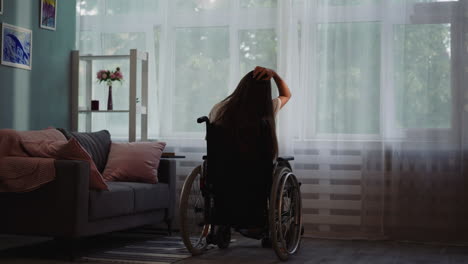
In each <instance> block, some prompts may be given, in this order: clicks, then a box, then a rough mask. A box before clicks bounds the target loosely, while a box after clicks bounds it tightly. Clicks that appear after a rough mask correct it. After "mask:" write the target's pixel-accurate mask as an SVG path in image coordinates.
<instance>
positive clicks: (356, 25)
mask: <svg viewBox="0 0 468 264" xmlns="http://www.w3.org/2000/svg"><path fill="white" fill-rule="evenodd" d="M286 2H288V1H285V2H282V1H278V0H216V1H213V0H175V1H171V0H138V1H121V0H118V1H117V0H81V1H79V7H80V10H79V14H80V15H81V16H82V18H83V19H82V21H79V23H78V26H79V30H80V37H79V45H80V50H81V52H82V53H86V54H90V53H91V54H124V53H127V52H128V50H129V49H131V48H138V49H142V50H146V51H148V52H150V54H151V58H152V59H151V60H150V70H151V71H152V72H153V73H154V74H151V76H152V79H151V80H150V90H151V91H150V109H149V111H150V122H149V123H150V126H149V130H150V136H151V137H157V138H161V137H169V138H170V137H174V138H203V131H204V129H203V127H202V126H199V125H197V124H196V123H195V119H196V118H197V117H199V116H202V115H207V114H208V112H209V110H210V109H211V107H212V106H213V105H214V104H215V103H216V102H218V101H220V100H221V99H223V98H224V97H226V96H227V95H228V94H229V93H230V92H232V91H233V89H235V87H236V85H237V83H238V81H239V79H240V78H241V77H242V75H244V74H245V73H247V72H248V71H249V70H252V69H253V68H254V67H255V66H257V65H262V66H266V67H270V68H273V69H277V70H278V69H279V70H281V68H283V69H284V63H285V61H287V60H288V59H289V58H288V57H289V56H292V54H294V53H295V52H297V53H298V54H299V55H298V58H297V60H296V61H294V62H293V64H295V65H294V67H295V68H294V69H291V68H289V69H288V70H289V73H291V72H298V74H297V75H294V76H296V77H295V78H297V79H298V80H294V82H292V80H288V81H291V82H292V83H294V86H295V87H291V88H292V90H293V94H294V100H295V101H293V102H294V103H295V104H301V106H300V107H296V106H291V107H293V108H294V111H295V112H294V115H295V116H294V118H295V120H294V122H296V123H300V125H298V126H296V127H297V130H298V131H296V132H295V137H296V138H297V139H300V140H309V139H312V140H315V139H323V138H330V137H337V136H338V137H340V138H344V139H348V138H351V139H356V138H362V139H379V138H384V137H392V138H408V137H409V135H411V131H415V130H418V131H421V130H423V131H437V133H446V132H450V131H452V130H454V129H455V128H456V127H455V126H456V125H457V117H456V114H455V113H456V109H457V108H459V107H460V106H457V105H456V100H455V98H456V93H457V89H459V87H456V85H457V83H460V82H457V78H459V77H460V76H462V75H463V69H461V68H459V67H454V66H455V65H456V59H457V58H456V56H452V54H456V53H457V52H460V47H459V46H457V45H456V43H457V40H456V39H455V36H460V35H461V33H460V32H459V31H460V26H459V25H457V23H458V22H457V21H458V20H457V17H456V15H455V14H456V10H457V6H456V5H457V3H458V1H450V0H293V1H292V3H293V5H291V8H292V10H290V11H288V9H287V8H288V6H287V3H286ZM288 3H289V2H288ZM278 8H282V10H279V9H278ZM285 10H286V11H287V12H286V11H285ZM280 11H281V12H280ZM279 19H283V20H281V21H279ZM291 21H293V22H292V23H290V22H291ZM288 23H290V24H288ZM286 24H288V25H289V26H291V25H292V28H289V29H290V30H291V31H288V30H284V29H285V28H284V27H283V26H284V25H286ZM291 32H294V33H291ZM279 34H283V35H279ZM294 34H296V36H294V37H295V38H296V40H295V41H296V42H292V41H291V39H290V38H291V37H292V36H293V35H294ZM291 43H294V45H293V46H288V45H291ZM283 44H284V45H283ZM294 47H297V49H295V48H294ZM457 49H458V50H457ZM279 63H283V65H279ZM279 66H280V67H279ZM123 67H126V66H123ZM283 73H284V72H283ZM123 86H125V85H123ZM123 89H125V88H122V92H121V93H115V94H114V96H115V97H116V98H115V101H116V102H117V104H119V102H120V101H121V102H122V104H124V101H125V98H124V96H125V94H126V93H125V92H124V91H123ZM301 91H304V92H301ZM103 94H104V92H103ZM119 95H121V96H122V98H121V99H119ZM298 95H299V98H298V97H297V96H298ZM152 113H154V114H152Z"/></svg>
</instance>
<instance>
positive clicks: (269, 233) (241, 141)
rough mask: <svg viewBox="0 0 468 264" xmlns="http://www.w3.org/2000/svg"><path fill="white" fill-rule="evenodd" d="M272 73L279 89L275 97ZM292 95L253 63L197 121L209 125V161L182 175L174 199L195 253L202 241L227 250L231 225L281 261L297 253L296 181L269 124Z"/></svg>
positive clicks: (187, 242) (186, 240)
mask: <svg viewBox="0 0 468 264" xmlns="http://www.w3.org/2000/svg"><path fill="white" fill-rule="evenodd" d="M272 78H273V80H274V81H275V83H276V85H277V87H278V92H279V96H278V97H277V98H274V99H272V92H271V79H272ZM290 98H291V92H290V91H289V88H288V86H287V84H286V83H285V82H284V81H283V80H282V79H281V77H280V76H279V75H278V74H277V73H276V72H274V71H273V70H271V69H267V68H263V67H256V68H255V69H254V70H253V71H251V72H249V73H247V74H246V75H245V76H244V77H243V78H242V80H241V81H240V82H239V84H238V86H237V88H236V90H235V91H234V92H233V93H232V94H231V95H229V96H228V97H227V98H226V99H224V100H223V101H221V102H220V103H218V104H216V105H215V106H214V107H213V109H212V110H211V112H210V114H209V117H208V118H207V117H202V118H199V119H198V123H202V122H206V126H207V132H206V140H207V158H206V160H205V162H204V163H203V165H202V166H197V167H196V168H195V169H194V170H193V171H192V173H191V174H190V175H189V176H188V177H187V178H186V180H185V183H184V186H183V188H182V194H181V198H180V218H181V234H182V238H183V240H184V244H185V245H186V247H187V248H188V249H189V251H190V252H191V253H192V254H193V255H198V254H201V253H202V252H203V250H204V249H205V248H206V246H207V245H208V244H216V245H218V247H219V248H226V247H228V246H229V242H230V237H231V228H234V229H235V230H237V231H239V232H240V233H241V234H243V235H245V236H247V237H251V238H256V239H262V245H263V246H269V245H270V244H271V246H272V247H273V249H274V250H275V252H276V254H277V255H278V257H279V258H280V259H282V260H286V259H287V258H288V256H289V255H292V254H294V253H295V252H296V251H297V249H298V247H299V243H300V236H301V227H302V220H301V207H302V206H301V195H300V190H299V186H300V184H299V183H298V182H297V179H296V177H295V176H294V174H293V173H292V171H291V167H290V166H289V163H288V161H287V160H285V159H281V158H278V142H277V137H276V124H275V117H276V115H277V113H278V111H279V110H280V109H281V108H282V107H283V106H284V105H285V104H286V103H287V102H288V101H289V99H290Z"/></svg>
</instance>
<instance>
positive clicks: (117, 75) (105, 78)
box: [97, 67, 123, 110]
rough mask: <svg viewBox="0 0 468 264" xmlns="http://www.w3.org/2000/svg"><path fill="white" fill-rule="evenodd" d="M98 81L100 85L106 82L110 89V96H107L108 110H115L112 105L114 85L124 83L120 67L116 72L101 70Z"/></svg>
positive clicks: (98, 73)
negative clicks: (116, 82) (114, 83)
mask: <svg viewBox="0 0 468 264" xmlns="http://www.w3.org/2000/svg"><path fill="white" fill-rule="evenodd" d="M97 79H98V81H99V83H102V82H106V84H107V86H108V87H109V94H108V96H107V110H113V105H112V83H113V82H115V81H118V82H122V80H123V74H122V72H120V67H117V68H115V71H110V70H100V71H98V72H97Z"/></svg>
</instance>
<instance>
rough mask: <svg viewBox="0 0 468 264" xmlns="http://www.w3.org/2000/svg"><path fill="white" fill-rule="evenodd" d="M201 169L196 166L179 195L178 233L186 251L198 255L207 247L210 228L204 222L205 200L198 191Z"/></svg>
mask: <svg viewBox="0 0 468 264" xmlns="http://www.w3.org/2000/svg"><path fill="white" fill-rule="evenodd" d="M201 175H202V167H201V166H197V167H196V168H195V169H193V171H192V172H191V173H190V175H189V176H188V177H187V178H186V179H185V182H184V185H183V187H182V192H181V195H180V205H179V215H180V233H181V236H182V240H183V242H184V244H185V247H187V249H188V251H190V253H192V255H193V256H196V255H200V254H202V253H203V251H204V250H205V249H206V247H207V246H208V243H207V240H206V238H207V236H208V234H209V233H210V228H211V226H210V225H209V224H207V223H206V221H205V209H206V208H205V206H206V205H205V199H204V197H203V195H202V192H201V190H200V180H201Z"/></svg>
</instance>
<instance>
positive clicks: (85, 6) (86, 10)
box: [79, 0, 103, 16]
mask: <svg viewBox="0 0 468 264" xmlns="http://www.w3.org/2000/svg"><path fill="white" fill-rule="evenodd" d="M99 2H100V1H99V0H81V1H79V5H80V15H81V16H96V15H100V14H103V13H102V12H100V11H101V10H99V8H100V5H99Z"/></svg>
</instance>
